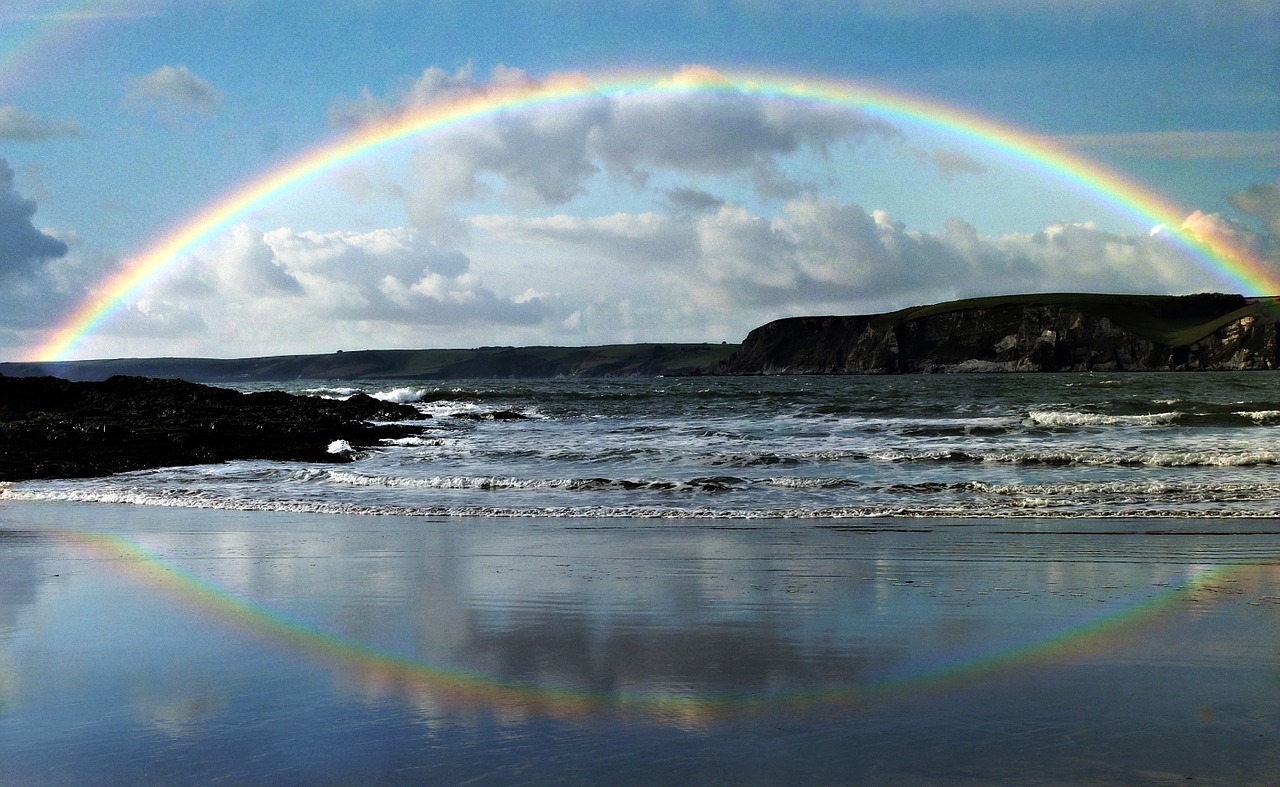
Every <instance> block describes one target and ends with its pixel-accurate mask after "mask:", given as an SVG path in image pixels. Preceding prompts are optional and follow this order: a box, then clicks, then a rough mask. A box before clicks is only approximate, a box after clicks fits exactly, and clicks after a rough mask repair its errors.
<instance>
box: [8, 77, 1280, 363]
mask: <svg viewBox="0 0 1280 787" xmlns="http://www.w3.org/2000/svg"><path fill="white" fill-rule="evenodd" d="M681 93H704V94H719V95H725V96H730V97H733V96H745V97H758V98H768V99H781V100H790V101H800V102H811V103H816V104H822V105H829V106H835V107H841V108H844V109H847V110H849V111H862V112H870V113H872V114H875V115H879V116H884V117H886V118H890V119H895V120H901V121H903V122H906V123H910V124H915V125H917V126H920V127H924V128H930V129H935V130H939V131H942V132H945V133H947V134H949V135H951V136H955V137H958V138H960V139H962V140H966V141H968V142H970V143H972V144H973V145H974V146H976V147H977V148H979V149H982V150H985V151H988V152H991V153H993V154H996V155H999V156H1001V157H1004V158H1007V159H1009V160H1011V161H1013V162H1014V163H1015V164H1017V165H1019V166H1024V167H1027V168H1029V169H1030V170H1031V171H1038V172H1043V173H1045V174H1047V175H1048V176H1050V177H1052V178H1054V179H1055V180H1057V181H1059V182H1061V183H1063V184H1064V185H1066V186H1067V187H1069V188H1072V189H1075V190H1077V191H1079V192H1080V193H1083V194H1085V195H1088V196H1090V197H1092V198H1095V199H1096V200H1098V201H1099V202H1100V203H1103V204H1105V205H1107V206H1109V207H1110V208H1111V209H1113V210H1115V211H1116V212H1117V213H1118V214H1120V215H1123V216H1126V217H1128V218H1131V219H1133V220H1135V221H1136V222H1138V223H1140V224H1142V225H1145V226H1147V227H1163V228H1164V231H1162V232H1161V233H1160V236H1161V237H1163V238H1164V239H1165V240H1166V241H1167V242H1168V243H1170V244H1171V245H1173V246H1174V247H1176V248H1177V249H1178V250H1179V252H1180V253H1182V254H1184V255H1186V256H1187V257H1188V258H1189V259H1191V260H1192V261H1193V262H1195V263H1196V264H1197V265H1199V266H1201V267H1202V268H1204V269H1205V270H1207V271H1209V272H1211V273H1213V274H1214V275H1215V276H1217V277H1218V278H1220V279H1222V280H1223V281H1224V282H1225V283H1227V284H1228V286H1230V287H1231V288H1232V289H1235V290H1237V291H1240V292H1243V293H1245V294H1255V295H1262V294H1271V293H1273V292H1280V278H1278V277H1277V274H1276V273H1275V271H1273V270H1272V269H1271V265H1270V263H1269V262H1268V261H1266V260H1264V259H1262V258H1261V257H1259V256H1258V255H1257V254H1255V253H1253V252H1252V251H1251V250H1250V249H1248V248H1245V247H1244V246H1243V245H1240V244H1238V243H1236V242H1235V241H1233V239H1232V238H1230V237H1228V236H1227V235H1226V234H1225V233H1222V232H1216V231H1214V230H1213V229H1211V228H1207V227H1208V225H1207V224H1206V223H1204V222H1198V223H1194V224H1192V223H1187V222H1185V218H1186V216H1187V215H1188V214H1187V211H1186V210H1184V209H1182V208H1180V207H1178V206H1177V205H1175V204H1173V203H1172V202H1170V201H1169V200H1168V199H1167V198H1165V197H1163V196H1162V195H1160V194H1158V193H1156V192H1155V191H1153V190H1151V189H1150V188H1148V187H1146V186H1143V185H1141V184H1139V183H1137V182H1135V181H1131V180H1128V179H1126V178H1124V177H1123V176H1121V175H1119V174H1117V173H1115V172H1113V171H1111V170H1109V169H1107V168H1105V167H1103V166H1101V165H1100V164H1097V163H1095V162H1093V161H1091V160H1089V159H1087V158H1085V157H1083V156H1081V155H1079V154H1078V153H1075V152H1074V151H1072V150H1070V149H1068V148H1066V147H1064V146H1062V145H1060V144H1058V143H1056V142H1054V141H1053V140H1051V139H1048V138H1046V137H1043V136H1037V135H1034V134H1030V133H1028V132H1025V131H1021V130H1018V129H1016V128H1013V127H1011V126H1007V125H1004V124H1002V123H998V122H996V121H993V120H990V119H987V118H983V117H980V116H978V115H974V114H971V113H968V112H965V111H962V110H960V109H957V108H954V107H950V106H947V105H944V104H940V103H936V102H933V101H928V100H925V99H922V98H918V97H915V96H909V95H904V94H900V93H893V92H889V91H886V90H883V89H879V88H873V87H868V86H865V85H859V84H855V83H851V82H837V81H828V80H823V79H818V78H811V77H805V78H803V79H800V78H794V79H793V78H790V77H787V76H778V75H770V74H749V73H722V72H718V71H714V70H712V69H710V68H706V67H701V66H691V67H686V68H684V69H682V70H681V71H679V72H678V73H676V74H675V75H674V76H671V75H653V74H623V75H619V76H608V75H606V76H602V77H594V78H588V77H586V76H583V75H560V76H552V77H549V78H547V79H546V80H544V81H542V82H535V83H531V84H521V85H490V86H488V87H486V88H484V89H481V90H477V91H476V92H474V93H472V94H469V95H465V96H461V97H453V98H448V99H445V100H441V101H438V102H436V103H433V104H430V105H428V106H425V107H422V108H419V109H414V110H411V111H409V112H407V113H405V114H402V115H400V116H398V117H396V118H394V119H392V120H390V121H387V122H384V123H382V124H380V125H374V126H370V127H367V128H363V129H360V130H357V131H355V132H353V133H351V134H350V135H349V136H346V137H343V138H340V139H338V140H336V141H333V142H331V143H329V144H326V145H322V146H320V147H317V148H315V149H313V150H311V151H310V152H309V153H306V154H304V155H302V156H300V157H298V158H297V159H294V160H293V161H291V162H289V163H286V164H284V165H282V166H280V167H278V168H276V169H274V170H271V171H269V172H267V173H266V174H264V175H262V176H261V177H259V178H257V179H255V180H253V181H251V182H249V183H248V184H247V185H244V186H242V187H241V188H239V189H237V190H235V191H233V192H231V193H230V194H228V195H227V196H226V197H224V198H222V199H221V200H219V201H217V202H215V203H213V204H212V205H209V206H207V207H206V208H204V209H203V210H201V211H200V212H198V213H197V214H195V216H194V217H192V218H190V219H189V220H187V221H186V222H184V223H182V224H180V225H179V226H177V227H176V228H175V229H173V230H172V231H170V232H169V233H168V234H167V235H165V236H164V237H162V238H161V239H160V240H159V241H158V242H156V243H155V244H154V245H152V246H151V247H149V248H148V249H146V250H145V251H143V252H142V253H141V254H138V255H137V256H135V257H132V258H130V259H127V260H125V261H124V262H123V263H122V264H121V266H120V267H119V269H118V270H117V272H116V273H115V274H114V275H112V276H111V277H110V278H109V279H107V280H106V281H104V282H103V283H102V285H101V286H100V287H99V288H98V289H97V291H96V292H95V293H94V294H93V295H92V296H91V297H90V298H88V299H86V300H85V301H84V302H83V303H81V304H80V306H79V307H78V308H76V309H75V310H74V311H73V312H72V313H71V314H70V315H69V316H68V317H67V318H66V319H64V320H63V321H62V322H61V323H60V324H59V325H58V326H56V327H55V328H54V329H52V330H51V331H50V332H49V334H48V335H47V337H46V339H45V340H44V342H43V343H42V344H40V345H39V346H38V347H36V348H35V349H34V351H33V352H31V354H30V359H31V360H34V361H54V360H63V359H66V358H67V356H68V353H70V352H71V350H72V349H73V348H74V347H75V346H76V344H77V342H78V341H80V340H81V339H82V338H83V337H84V336H86V335H87V334H89V333H91V332H92V331H93V330H94V329H95V328H97V327H98V326H100V325H101V324H102V323H103V322H104V321H105V320H107V319H108V318H109V317H110V316H111V315H112V314H113V313H114V312H115V311H116V310H118V309H120V308H123V307H124V306H125V305H126V304H127V303H128V300H129V298H131V297H132V296H134V295H135V294H137V293H138V292H140V291H141V290H142V289H143V288H144V287H145V286H146V285H147V284H148V283H149V282H151V281H153V280H154V279H155V278H156V277H157V276H158V275H159V274H160V273H162V272H163V271H165V270H166V269H167V268H169V267H170V266H172V265H174V264H175V263H176V262H177V261H178V260H180V259H182V258H183V257H184V255H186V254H189V253H190V252H192V251H193V250H195V249H196V248H198V247H199V246H200V245H201V244H203V243H205V242H206V241H208V240H209V239H210V238H212V237H214V236H215V235H216V234H218V233H219V232H221V231H223V230H225V229H226V228H228V227H229V226H230V225H231V224H232V223H233V222H235V221H237V220H240V219H242V218H243V217H244V216H245V215H246V214H247V213H249V212H250V211H251V210H253V209H255V208H257V207H259V206H262V205H264V204H266V203H267V202H269V201H271V200H274V199H277V198H279V197H281V196H282V195H284V194H287V193H289V192H290V191H292V190H294V189H297V188H299V187H300V186H302V185H304V184H306V183H308V182H310V181H312V180H313V179H315V178H316V177H317V176H319V175H321V174H324V173H326V172H329V171H331V170H333V169H335V168H337V167H341V166H343V165H344V164H347V163H350V162H352V161H355V160H357V159H359V158H360V157H362V156H366V155H369V154H371V153H374V152H376V151H379V150H382V149H385V148H387V147H388V146H391V145H394V144H395V143H397V142H400V141H402V140H405V139H409V138H415V137H420V136H424V135H431V134H438V133H441V132H444V131H447V130H450V129H455V128H458V127H460V126H465V125H466V124H468V123H472V122H475V121H477V120H481V119H484V118H488V117H492V116H495V115H498V114H500V113H512V112H520V111H524V110H527V109H530V108H535V107H548V106H555V105H557V104H567V103H571V102H574V101H581V100H585V99H589V98H593V97H600V96H605V97H609V96H615V97H621V96H626V95H635V94H653V95H663V94H672V95H675V94H681Z"/></svg>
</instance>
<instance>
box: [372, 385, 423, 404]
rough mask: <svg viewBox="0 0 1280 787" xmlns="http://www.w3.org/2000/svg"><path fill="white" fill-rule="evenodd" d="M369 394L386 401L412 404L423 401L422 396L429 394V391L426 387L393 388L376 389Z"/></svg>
mask: <svg viewBox="0 0 1280 787" xmlns="http://www.w3.org/2000/svg"><path fill="white" fill-rule="evenodd" d="M369 395H370V396H372V397H373V398H374V399H379V400H381V401H384V402H395V403H396V404H412V403H414V402H421V401H422V397H424V396H426V395H427V391H426V389H425V388H392V389H391V390H390V391H376V392H374V393H372V394H369Z"/></svg>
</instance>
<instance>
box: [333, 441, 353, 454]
mask: <svg viewBox="0 0 1280 787" xmlns="http://www.w3.org/2000/svg"><path fill="white" fill-rule="evenodd" d="M355 450H356V449H354V448H352V447H351V443H348V442H347V441H346V440H334V441H333V442H332V443H329V448H328V451H329V453H331V454H353V453H355Z"/></svg>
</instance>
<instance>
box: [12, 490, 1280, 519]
mask: <svg viewBox="0 0 1280 787" xmlns="http://www.w3.org/2000/svg"><path fill="white" fill-rule="evenodd" d="M0 500H14V501H65V502H80V503H114V504H126V505H145V506H158V507H168V508H189V509H223V510H235V511H264V512H284V513H302V514H340V515H359V516H410V517H468V518H481V517H503V518H515V517H519V518H561V519H679V520H778V519H794V520H814V519H855V520H857V519H903V518H905V519H1045V518H1049V519H1055V520H1063V519H1099V518H1105V519H1113V518H1116V517H1117V516H1121V517H1123V518H1126V519H1275V518H1277V517H1280V508H1277V507H1274V506H1273V507H1271V508H1262V509H1259V510H1244V509H1241V508H1239V507H1236V506H1222V505H1207V504H1200V505H1196V506H1183V507H1176V508H1159V507H1151V506H1148V507H1145V508H1141V507H1130V508H1126V509H1125V510H1123V512H1118V511H1117V510H1116V509H1115V506H1114V502H1113V501H1099V502H1097V503H1096V504H1094V505H1074V506H1072V507H1070V508H1065V509H1064V508H1058V507H1046V506H1041V505H1037V501H1035V500H1033V499H1032V500H1028V501H1023V502H1022V503H1020V504H1018V505H1011V506H993V505H990V504H984V503H981V502H979V503H973V502H956V503H948V504H944V505H937V504H925V503H918V504H912V503H905V504H894V505H863V506H856V505H851V506H826V507H801V506H792V507H779V508H749V509H747V508H744V509H731V508H712V507H676V506H609V505H591V506H546V507H532V506H531V507H502V506H478V505H457V506H388V505H367V504H359V503H346V502H334V501H321V500H294V499H286V500H256V499H243V498H232V497H226V498H219V497H215V496H211V495H208V494H205V493H201V492H193V491H186V490H165V491H138V490H112V489H78V490H67V489H53V490H30V489H13V488H3V487H0Z"/></svg>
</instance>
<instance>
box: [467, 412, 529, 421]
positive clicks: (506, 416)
mask: <svg viewBox="0 0 1280 787" xmlns="http://www.w3.org/2000/svg"><path fill="white" fill-rule="evenodd" d="M449 417H450V418H464V419H466V420H468V421H523V420H526V419H527V418H528V417H529V416H527V415H524V414H523V413H517V412H516V411H515V410H492V411H490V412H487V413H472V412H462V413H450V414H449Z"/></svg>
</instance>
